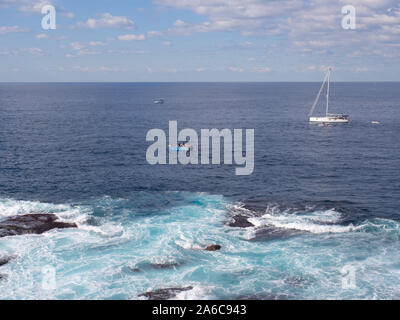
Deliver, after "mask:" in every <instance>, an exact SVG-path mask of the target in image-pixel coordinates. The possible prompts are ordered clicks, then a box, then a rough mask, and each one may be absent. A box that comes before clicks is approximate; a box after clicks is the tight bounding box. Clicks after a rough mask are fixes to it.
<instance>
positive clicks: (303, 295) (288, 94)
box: [0, 82, 400, 299]
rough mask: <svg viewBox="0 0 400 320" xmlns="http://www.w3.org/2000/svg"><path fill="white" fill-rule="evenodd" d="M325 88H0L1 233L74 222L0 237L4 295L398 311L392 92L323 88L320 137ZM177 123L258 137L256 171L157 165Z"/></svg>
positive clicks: (395, 87)
mask: <svg viewBox="0 0 400 320" xmlns="http://www.w3.org/2000/svg"><path fill="white" fill-rule="evenodd" d="M319 86H320V83H68V84H66V83H53V84H48V83H37V84H32V83H29V84H28V83H2V84H0V223H1V220H4V219H6V218H9V217H12V216H16V215H23V214H30V213H54V214H56V215H57V216H58V217H60V219H61V221H66V222H74V223H76V224H77V225H78V228H76V229H57V230H51V231H49V232H45V233H43V234H40V235H37V234H35V235H19V236H8V237H2V238H0V257H6V256H7V257H12V259H11V260H10V261H9V262H8V263H7V264H4V265H2V266H0V275H1V276H0V299H144V297H143V296H140V294H142V293H144V292H149V291H154V290H158V289H163V288H172V287H173V288H189V289H187V290H184V291H180V292H178V293H177V294H176V295H172V296H171V298H172V299H399V298H400V262H399V261H400V260H399V258H400V214H399V208H400V175H399V168H400V148H399V137H400V83H390V82H387V83H383V82H382V83H335V82H334V83H332V88H331V99H330V110H331V111H332V112H344V113H346V114H349V115H350V123H349V124H337V125H330V126H328V127H324V126H318V125H310V124H309V123H308V118H307V115H308V112H309V109H310V107H311V105H312V103H313V100H314V98H315V96H316V94H317V92H318V90H319ZM159 98H163V99H165V104H163V105H155V104H154V103H153V100H154V99H159ZM318 112H319V113H323V106H322V105H319V106H318V107H317V112H316V113H318ZM172 120H174V121H177V123H178V130H181V129H184V128H193V129H195V130H196V131H198V132H200V130H201V129H212V128H217V129H224V128H228V129H232V130H233V129H240V128H242V129H254V132H255V151H254V172H253V173H252V174H251V175H248V176H237V175H235V167H236V165H234V164H233V165H225V164H220V165H212V164H210V165H186V166H185V165H180V164H177V165H172V164H167V165H154V166H151V165H150V164H148V163H147V161H146V150H147V148H148V147H149V146H150V144H151V143H150V142H147V141H146V134H147V132H148V131H149V130H151V129H154V128H159V129H163V130H165V131H166V132H168V126H169V121H172ZM372 121H379V122H380V124H373V123H371V122H372ZM238 217H239V218H242V219H245V221H246V223H245V224H244V225H240V224H235V223H233V222H234V221H235V218H236V219H237V218H238ZM212 244H218V245H220V246H221V250H218V251H213V252H209V251H205V250H202V249H203V248H204V247H206V246H208V245H212ZM49 270H50V274H51V277H52V278H51V279H53V280H52V285H47V286H46V285H44V282H46V277H49V276H48V271H49ZM46 272H47V273H46Z"/></svg>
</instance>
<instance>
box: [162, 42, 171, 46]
mask: <svg viewBox="0 0 400 320" xmlns="http://www.w3.org/2000/svg"><path fill="white" fill-rule="evenodd" d="M162 44H163V46H166V47H170V46H171V42H170V41H164V42H163V43H162Z"/></svg>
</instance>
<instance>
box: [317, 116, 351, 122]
mask: <svg viewBox="0 0 400 320" xmlns="http://www.w3.org/2000/svg"><path fill="white" fill-rule="evenodd" d="M349 121H350V119H349V117H348V116H334V117H330V116H328V117H310V122H311V123H348V122H349Z"/></svg>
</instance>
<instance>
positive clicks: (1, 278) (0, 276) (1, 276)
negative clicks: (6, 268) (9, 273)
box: [0, 273, 6, 281]
mask: <svg viewBox="0 0 400 320" xmlns="http://www.w3.org/2000/svg"><path fill="white" fill-rule="evenodd" d="M5 277H6V276H5V275H4V274H1V273H0V281H1V280H3V279H4V278H5Z"/></svg>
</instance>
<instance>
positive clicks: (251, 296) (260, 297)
mask: <svg viewBox="0 0 400 320" xmlns="http://www.w3.org/2000/svg"><path fill="white" fill-rule="evenodd" d="M290 299H292V300H293V299H294V298H293V297H290V296H289V295H287V294H279V293H278V294H274V293H270V294H267V293H256V294H248V295H242V296H239V297H236V299H235V300H290Z"/></svg>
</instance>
